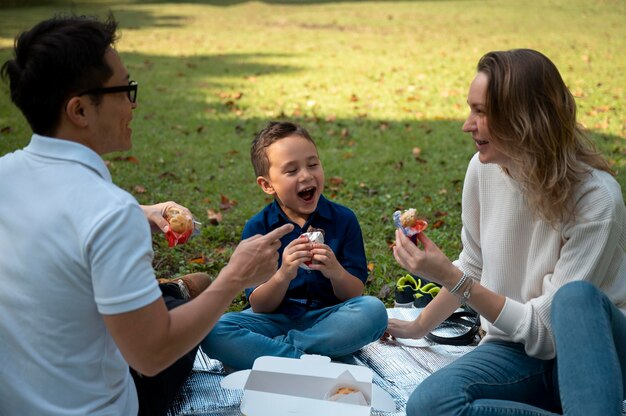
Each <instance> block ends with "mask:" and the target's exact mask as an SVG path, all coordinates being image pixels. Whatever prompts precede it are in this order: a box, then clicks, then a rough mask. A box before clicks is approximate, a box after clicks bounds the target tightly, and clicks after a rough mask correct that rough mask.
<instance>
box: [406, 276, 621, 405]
mask: <svg viewBox="0 0 626 416" xmlns="http://www.w3.org/2000/svg"><path fill="white" fill-rule="evenodd" d="M551 313H552V328H553V335H554V339H555V343H556V357H557V358H556V359H554V360H539V359H536V358H532V357H529V356H528V355H526V353H525V352H524V348H523V346H522V345H521V344H517V343H510V342H489V343H485V344H482V345H480V346H478V347H476V349H475V350H473V351H472V352H470V353H468V354H466V355H464V356H463V357H460V358H459V359H457V360H456V361H455V362H453V363H452V364H450V365H448V366H447V367H445V368H443V369H441V370H439V371H437V372H436V373H434V374H433V375H431V376H430V377H428V378H427V379H426V380H424V382H422V384H420V385H419V386H418V387H417V389H416V390H415V391H414V392H413V394H412V395H411V397H410V398H409V402H408V404H407V415H410V416H415V415H419V416H427V415H437V416H444V415H464V416H465V415H492V416H497V415H509V416H517V415H520V416H521V415H524V416H545V415H555V414H564V415H585V416H587V415H589V416H590V415H598V416H599V415H607V416H609V415H611V416H619V415H621V410H622V401H623V400H624V396H625V395H626V392H625V391H624V386H626V317H625V316H624V315H623V314H622V313H621V312H620V311H619V309H617V307H616V306H615V305H613V303H611V301H610V300H609V299H608V298H607V296H606V295H604V294H603V293H602V292H601V291H599V290H598V289H597V288H596V287H594V286H593V285H591V284H589V283H586V282H578V281H577V282H571V283H568V284H566V285H565V286H563V287H562V288H561V289H559V290H558V291H557V293H556V294H555V296H554V299H553V301H552V312H551Z"/></svg>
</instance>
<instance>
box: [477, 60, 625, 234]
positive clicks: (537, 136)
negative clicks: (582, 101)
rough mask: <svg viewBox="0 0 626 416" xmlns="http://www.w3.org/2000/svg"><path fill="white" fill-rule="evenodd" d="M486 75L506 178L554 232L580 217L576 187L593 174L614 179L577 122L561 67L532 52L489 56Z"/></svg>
mask: <svg viewBox="0 0 626 416" xmlns="http://www.w3.org/2000/svg"><path fill="white" fill-rule="evenodd" d="M477 70H478V72H482V73H484V74H485V75H487V78H488V80H489V81H488V84H487V96H486V97H485V98H486V101H485V104H486V109H485V111H486V115H487V120H488V125H489V132H490V134H491V135H492V137H494V138H496V139H497V141H498V142H499V143H501V144H500V145H499V146H498V149H499V150H500V151H501V152H503V153H504V154H505V155H506V156H508V157H509V159H510V161H511V162H510V165H509V169H505V171H506V172H507V174H509V175H511V173H513V174H514V178H515V180H516V181H518V182H519V183H520V184H521V187H522V191H523V192H524V195H525V196H526V198H527V201H528V204H529V207H530V209H531V210H532V212H533V214H535V215H536V216H538V217H539V218H541V219H543V220H545V221H547V222H548V223H550V224H551V225H552V226H554V227H555V228H556V227H557V226H558V224H559V223H564V222H567V221H570V220H572V219H573V218H574V216H575V215H576V212H575V206H574V201H573V200H572V195H574V192H575V189H576V187H577V186H578V185H579V184H580V182H582V180H583V179H584V177H585V176H586V175H588V174H589V172H590V170H591V168H596V169H600V170H603V171H606V172H609V173H611V174H613V172H612V171H611V169H610V167H609V164H608V163H607V161H606V160H605V159H604V158H603V157H602V156H601V155H600V154H599V152H598V151H597V150H596V148H595V146H594V145H593V143H592V142H591V140H590V139H589V137H588V136H587V134H586V133H585V132H584V130H583V128H582V126H580V125H579V124H578V123H577V122H576V103H575V101H574V97H573V96H572V94H571V92H570V91H569V90H568V88H567V86H566V85H565V83H564V82H563V79H562V78H561V75H560V74H559V71H558V69H557V68H556V66H555V65H554V64H553V63H552V61H550V59H548V58H547V57H546V56H545V55H543V54H541V53H539V52H537V51H534V50H530V49H514V50H510V51H497V52H489V53H487V54H486V55H484V56H483V57H482V58H481V59H480V61H479V62H478V67H477Z"/></svg>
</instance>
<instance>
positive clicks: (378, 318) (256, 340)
mask: <svg viewBox="0 0 626 416" xmlns="http://www.w3.org/2000/svg"><path fill="white" fill-rule="evenodd" d="M250 155H251V159H252V165H253V166H254V171H255V174H256V175H257V183H258V184H259V186H260V187H261V189H262V190H263V192H265V193H266V194H268V195H272V196H273V197H274V201H273V202H272V203H270V204H269V205H267V206H266V207H265V208H264V209H263V210H261V211H260V212H259V213H257V214H256V215H255V216H253V217H252V218H251V219H250V220H249V221H248V222H247V223H246V225H245V227H244V230H243V236H242V237H243V238H247V237H249V236H252V235H255V234H266V233H268V232H269V231H271V230H273V229H275V228H277V227H280V226H281V225H283V224H287V223H290V224H293V225H294V230H293V231H292V232H291V233H289V234H287V235H285V236H284V237H282V238H281V247H280V249H279V251H278V252H279V255H280V260H279V263H280V265H279V269H278V271H277V272H276V273H275V274H274V275H273V276H272V277H271V278H270V279H269V280H268V281H266V282H265V283H263V284H261V285H259V286H256V287H252V288H248V289H246V295H247V297H248V300H249V302H250V306H251V308H249V309H246V310H244V311H243V312H231V313H227V314H225V315H223V316H222V317H221V318H220V320H219V322H218V323H217V324H216V325H215V327H214V328H213V330H212V331H211V332H210V333H209V335H207V337H206V338H205V339H204V341H203V342H202V344H201V345H202V349H203V351H204V352H205V353H207V354H208V355H209V356H211V357H212V358H215V359H218V360H220V361H222V363H224V365H225V366H228V367H231V368H232V369H234V370H239V369H246V368H251V367H252V364H253V363H254V360H255V359H256V358H258V357H261V356H265V355H270V356H281V357H292V358H298V357H300V356H301V355H302V354H305V353H307V354H320V355H326V356H329V357H340V356H343V355H347V354H351V353H353V352H355V351H357V350H358V349H359V348H361V347H363V346H364V345H366V344H368V343H370V342H372V341H375V340H377V339H378V338H380V337H381V336H382V335H383V333H384V331H385V328H386V325H387V311H386V309H385V306H384V304H383V303H382V302H381V301H380V300H379V299H377V298H375V297H371V296H361V294H362V292H363V288H364V284H365V280H366V278H367V264H366V259H365V249H364V247H363V238H362V235H361V228H360V227H359V223H358V221H357V218H356V216H355V215H354V213H353V212H352V211H351V210H349V209H348V208H346V207H344V206H341V205H339V204H336V203H334V202H331V201H329V200H327V199H326V198H324V196H323V195H322V191H323V190H324V170H323V168H322V164H321V162H320V159H319V156H318V154H317V148H316V146H315V143H314V142H313V139H312V138H311V136H310V135H309V133H308V132H307V131H306V130H305V129H304V128H302V127H300V126H297V125H295V124H293V123H288V122H271V123H270V124H269V125H268V126H267V127H266V128H265V129H263V130H262V131H261V132H259V133H258V134H257V136H256V137H255V139H254V141H253V143H252V148H251V151H250ZM309 227H313V228H315V229H321V230H323V232H324V243H314V242H312V241H310V240H309V239H308V238H307V237H305V236H301V234H302V233H305V232H307V230H308V229H309ZM305 262H306V265H307V267H308V269H309V270H307V269H306V268H303V267H301V266H302V265H303V264H304V263H305Z"/></svg>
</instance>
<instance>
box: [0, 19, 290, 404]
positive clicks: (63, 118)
mask: <svg viewBox="0 0 626 416" xmlns="http://www.w3.org/2000/svg"><path fill="white" fill-rule="evenodd" d="M116 29H117V23H116V22H115V21H114V20H113V18H112V17H110V18H109V19H108V21H106V22H99V21H97V20H95V19H91V18H86V17H75V16H71V17H55V18H53V19H49V20H46V21H43V22H41V23H39V24H37V25H36V26H34V27H33V28H32V29H31V30H28V31H26V32H24V33H22V34H20V35H19V36H18V37H17V39H16V42H15V48H14V57H13V58H12V59H10V60H8V61H7V62H5V63H4V65H3V66H2V75H3V77H4V78H5V79H8V80H9V83H10V91H11V98H12V100H13V102H14V103H15V104H16V106H17V107H19V108H20V110H21V111H22V113H23V114H24V116H25V117H26V119H27V120H28V122H29V124H30V126H31V128H32V130H33V132H34V134H33V136H32V138H31V141H30V143H29V144H28V146H26V147H25V148H24V149H22V150H18V151H16V152H14V153H11V154H8V155H5V156H3V157H2V158H0V177H1V178H3V179H2V180H1V181H0V204H1V205H2V207H3V209H2V211H1V212H0V232H1V233H2V234H1V237H2V238H0V252H1V253H2V256H0V283H1V284H2V290H0V316H2V319H0V339H1V340H2V342H1V347H0V386H1V387H0V414H2V415H18V414H19V415H31V414H32V415H44V414H45V415H72V414H89V415H104V414H106V415H112V414H113V415H132V414H137V413H138V412H141V413H143V414H159V413H164V412H165V411H166V410H167V406H168V405H169V400H171V398H173V396H174V394H175V391H176V389H177V388H178V387H179V385H180V384H181V383H182V381H183V380H184V376H186V374H185V373H184V371H183V372H182V376H183V378H182V379H180V376H181V372H180V371H178V370H177V369H176V365H177V364H176V363H179V362H180V360H181V357H183V358H182V359H183V360H184V359H185V358H184V356H185V355H187V356H189V354H190V353H191V356H192V357H193V353H194V352H195V348H197V345H198V343H199V342H200V341H201V340H202V338H203V337H204V336H205V335H206V334H207V333H208V332H209V331H210V329H211V328H212V327H213V325H214V323H215V322H216V321H217V320H218V318H219V317H220V315H221V314H222V313H223V312H224V311H225V310H226V309H227V307H228V305H229V304H230V302H231V300H232V299H233V297H234V296H236V295H237V294H238V293H239V292H240V291H241V290H242V289H243V288H245V287H248V286H253V285H257V284H259V283H260V282H261V281H263V279H267V278H268V277H269V276H270V275H272V274H273V273H274V272H275V270H276V266H277V260H278V254H277V249H278V247H279V246H280V240H279V239H280V237H281V236H282V235H284V234H285V233H287V232H289V231H290V230H291V228H290V227H288V226H286V227H284V228H282V229H277V230H275V232H272V233H268V234H266V235H265V236H258V235H257V236H254V237H251V238H250V239H247V240H244V241H242V242H241V243H240V244H239V245H238V246H237V248H236V249H235V251H234V253H233V255H232V257H231V259H230V261H229V263H228V265H227V266H226V267H224V268H223V269H222V270H221V272H220V273H219V275H218V276H217V278H216V279H215V281H214V282H213V283H212V284H211V285H210V286H208V288H206V290H203V291H201V293H194V296H195V298H194V299H191V300H189V301H186V300H187V299H183V302H179V303H183V304H182V305H180V306H177V307H176V308H175V309H171V310H168V307H169V308H171V307H172V305H169V304H168V305H167V306H166V302H165V301H164V296H162V295H166V293H165V292H163V293H162V291H161V290H160V289H159V285H158V283H157V279H156V278H155V275H154V270H153V268H152V258H153V252H152V245H151V236H150V226H149V224H150V223H152V225H155V226H156V227H157V228H160V229H161V230H163V231H166V230H167V221H165V219H164V218H163V212H164V211H165V209H166V208H167V207H168V206H170V205H172V204H174V203H172V202H169V203H163V204H157V205H153V206H146V207H141V206H140V205H139V204H138V203H137V201H136V200H135V199H134V198H133V197H132V196H131V195H130V194H128V193H127V192H125V191H123V190H122V189H120V188H118V187H117V186H115V185H114V184H113V183H112V181H111V176H110V174H109V172H108V170H107V168H106V165H105V164H104V161H103V160H102V158H101V155H103V154H106V153H109V152H114V151H123V150H128V149H130V148H131V129H130V128H129V124H130V122H131V119H132V115H133V110H134V109H135V108H136V107H137V101H136V98H137V88H138V85H137V83H135V82H134V81H131V80H130V77H129V74H128V71H127V70H126V67H125V66H124V64H123V62H122V60H121V58H120V56H119V55H118V53H117V52H116V51H115V49H113V44H114V42H115V40H116ZM146 218H147V219H148V221H146ZM253 277H255V278H253ZM205 281H206V279H205ZM189 282H190V281H189V280H188V281H187V283H189ZM196 283H197V279H196ZM207 285H208V283H207V284H204V286H207ZM200 286H202V284H201V285H200ZM170 289H171V287H170ZM187 361H189V360H187ZM173 364H174V365H173ZM129 365H130V366H131V367H132V368H133V369H134V370H135V371H134V379H135V381H133V376H131V373H130V372H129V367H128V366H129ZM185 366H186V367H184V368H186V369H187V370H186V371H188V370H190V368H191V367H190V365H189V364H188V363H187V364H185ZM172 368H174V373H175V374H174V376H173V377H174V378H175V379H172V380H170V379H169V377H172V374H171V373H170V371H171V369H172ZM164 370H165V371H164ZM144 380H148V381H147V382H146V383H144ZM134 384H137V388H135V386H134ZM155 389H156V391H155ZM137 391H139V396H140V397H139V400H138V397H137V396H138V394H137Z"/></svg>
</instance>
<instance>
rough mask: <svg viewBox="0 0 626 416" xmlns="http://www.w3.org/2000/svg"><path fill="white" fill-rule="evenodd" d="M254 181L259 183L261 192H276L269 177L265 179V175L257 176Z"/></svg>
mask: <svg viewBox="0 0 626 416" xmlns="http://www.w3.org/2000/svg"><path fill="white" fill-rule="evenodd" d="M256 183H258V184H259V186H260V187H261V189H263V192H265V193H266V194H268V195H275V194H276V191H275V190H274V187H273V186H272V182H270V181H269V179H267V178H266V177H265V176H258V177H257V178H256Z"/></svg>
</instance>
